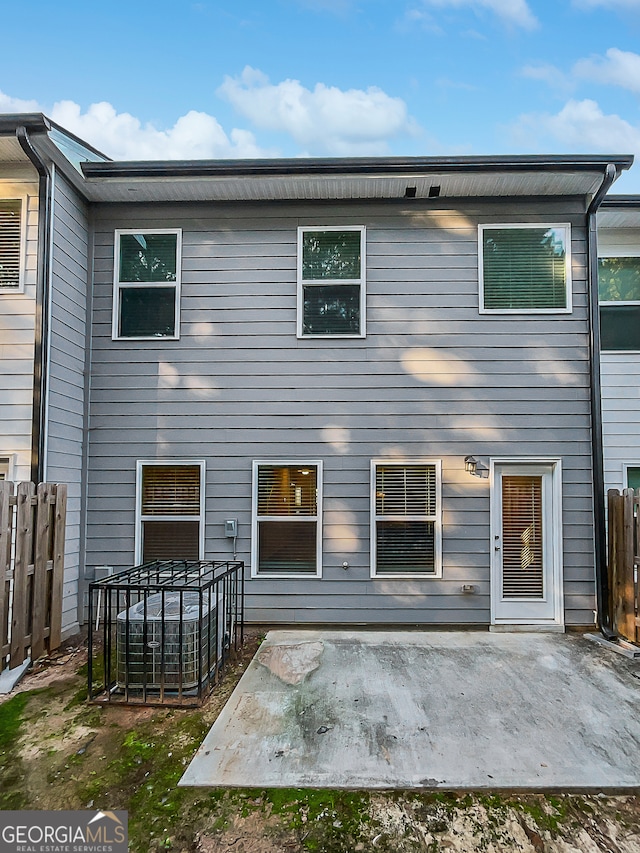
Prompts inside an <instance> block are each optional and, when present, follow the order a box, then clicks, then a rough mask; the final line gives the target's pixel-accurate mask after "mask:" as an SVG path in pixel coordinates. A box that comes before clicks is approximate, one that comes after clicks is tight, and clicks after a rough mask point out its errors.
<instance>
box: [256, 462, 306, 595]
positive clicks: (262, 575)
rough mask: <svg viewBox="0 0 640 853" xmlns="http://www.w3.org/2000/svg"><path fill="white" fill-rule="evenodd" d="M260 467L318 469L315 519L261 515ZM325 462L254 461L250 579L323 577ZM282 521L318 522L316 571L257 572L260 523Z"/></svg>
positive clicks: (303, 516) (304, 516)
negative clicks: (323, 474)
mask: <svg viewBox="0 0 640 853" xmlns="http://www.w3.org/2000/svg"><path fill="white" fill-rule="evenodd" d="M261 465H274V466H275V465H282V466H288V467H293V466H296V467H300V466H307V465H308V466H309V467H311V466H315V468H316V471H317V474H316V490H317V497H316V507H317V513H316V515H315V516H310V515H301V516H298V517H297V518H296V516H289V515H283V516H277V517H276V516H273V515H269V516H258V469H259V468H260V466H261ZM322 482H323V477H322V460H320V459H254V460H253V473H252V479H251V577H252V578H268V579H269V580H274V579H277V578H284V579H287V578H289V579H290V578H296V579H297V580H304V579H309V580H313V579H314V578H321V577H322ZM278 518H279V519H280V520H282V521H313V520H314V518H315V521H316V572H315V574H313V575H312V574H310V573H306V572H287V573H286V574H285V573H284V572H277V573H275V572H258V522H259V521H273V520H277V519H278Z"/></svg>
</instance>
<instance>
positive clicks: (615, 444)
mask: <svg viewBox="0 0 640 853" xmlns="http://www.w3.org/2000/svg"><path fill="white" fill-rule="evenodd" d="M598 253H599V254H602V255H620V256H622V257H624V256H625V255H638V254H640V229H633V228H617V229H604V228H603V229H600V230H599V232H598ZM600 375H601V382H602V432H603V441H604V483H605V489H621V488H626V485H627V484H626V481H625V479H624V473H623V470H624V469H623V466H624V465H638V466H640V428H639V427H638V424H639V423H640V394H639V393H638V389H639V388H640V352H603V353H601V356H600Z"/></svg>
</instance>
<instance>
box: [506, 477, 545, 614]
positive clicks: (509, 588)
mask: <svg viewBox="0 0 640 853" xmlns="http://www.w3.org/2000/svg"><path fill="white" fill-rule="evenodd" d="M543 556H544V549H543V538H542V477H540V476H529V477H526V476H525V477H519V476H504V477H503V478H502V597H503V598H525V599H532V598H534V599H536V598H537V599H540V598H543V596H544V564H543V562H544V561H543Z"/></svg>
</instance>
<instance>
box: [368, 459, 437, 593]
mask: <svg viewBox="0 0 640 853" xmlns="http://www.w3.org/2000/svg"><path fill="white" fill-rule="evenodd" d="M441 481H442V477H441V464H440V460H420V459H418V460H407V461H405V462H390V461H387V460H373V462H372V463H371V489H372V498H371V554H372V559H371V575H372V577H415V576H419V575H424V576H428V577H439V576H440V574H441V563H442V561H441V508H440V507H441V489H442V486H441Z"/></svg>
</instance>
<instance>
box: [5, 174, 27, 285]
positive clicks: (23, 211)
mask: <svg viewBox="0 0 640 853" xmlns="http://www.w3.org/2000/svg"><path fill="white" fill-rule="evenodd" d="M28 198H29V197H28V195H27V194H26V193H23V192H16V193H14V192H8V191H5V190H4V188H3V189H2V191H1V192H0V201H19V202H20V267H19V273H18V285H17V287H0V296H15V294H16V293H24V281H25V270H26V266H27V215H28V211H29V203H28Z"/></svg>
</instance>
